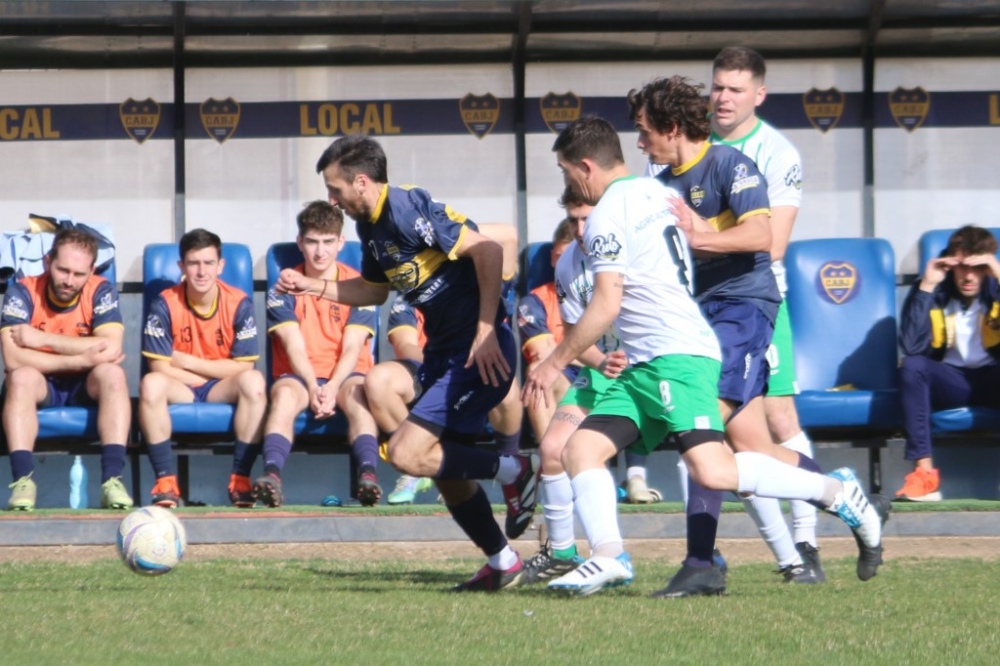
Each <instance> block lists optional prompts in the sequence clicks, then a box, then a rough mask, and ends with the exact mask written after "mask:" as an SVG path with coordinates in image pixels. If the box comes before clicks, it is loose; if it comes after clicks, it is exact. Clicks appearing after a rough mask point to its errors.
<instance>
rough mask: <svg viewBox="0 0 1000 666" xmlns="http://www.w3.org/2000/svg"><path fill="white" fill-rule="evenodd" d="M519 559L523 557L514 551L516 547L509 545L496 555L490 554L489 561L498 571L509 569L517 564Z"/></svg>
mask: <svg viewBox="0 0 1000 666" xmlns="http://www.w3.org/2000/svg"><path fill="white" fill-rule="evenodd" d="M519 559H521V558H520V557H518V555H517V553H515V552H514V549H513V548H511V547H510V546H509V545H507V546H504V547H503V550H501V551H500V552H499V553H497V554H496V555H490V556H489V559H488V562H489V565H490V566H491V567H493V568H494V569H496V570H498V571H507V569H510V568H511V567H512V566H514V565H515V564H517V562H518V560H519Z"/></svg>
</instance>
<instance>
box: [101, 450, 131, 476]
mask: <svg viewBox="0 0 1000 666" xmlns="http://www.w3.org/2000/svg"><path fill="white" fill-rule="evenodd" d="M123 469H125V445H124V444H105V445H104V446H102V447H101V483H104V482H105V481H107V480H108V479H113V478H114V477H116V476H121V475H122V470H123Z"/></svg>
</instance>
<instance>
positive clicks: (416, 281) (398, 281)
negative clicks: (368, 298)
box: [385, 229, 464, 294]
mask: <svg viewBox="0 0 1000 666" xmlns="http://www.w3.org/2000/svg"><path fill="white" fill-rule="evenodd" d="M463 231H464V229H463ZM459 240H461V236H460V237H459ZM456 247H457V245H456ZM446 260H447V257H446V256H445V255H444V253H442V252H441V250H435V249H434V248H427V249H426V250H423V251H421V252H420V253H419V254H417V255H416V256H414V257H413V259H411V260H410V261H404V262H403V263H401V264H399V265H398V266H396V267H395V268H389V269H387V270H386V271H385V275H386V277H388V278H389V281H390V282H391V283H392V286H393V287H395V289H396V291H399V292H400V293H404V294H405V293H406V292H408V291H411V290H413V289H416V288H417V287H419V286H420V285H422V284H423V283H424V282H426V281H427V278H429V277H430V276H432V275H434V273H435V271H437V269H438V268H440V267H441V264H443V263H444V262H445V261H446Z"/></svg>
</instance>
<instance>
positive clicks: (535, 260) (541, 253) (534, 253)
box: [520, 241, 556, 296]
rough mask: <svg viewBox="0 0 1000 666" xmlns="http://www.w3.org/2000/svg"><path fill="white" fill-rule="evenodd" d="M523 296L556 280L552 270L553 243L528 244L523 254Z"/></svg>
mask: <svg viewBox="0 0 1000 666" xmlns="http://www.w3.org/2000/svg"><path fill="white" fill-rule="evenodd" d="M521 275H522V276H523V277H522V287H521V290H520V291H521V295H522V296H523V295H524V294H527V293H528V292H530V291H531V290H532V289H535V288H536V287H541V286H542V285H543V284H546V283H548V282H552V281H553V280H555V279H556V276H555V271H554V270H553V269H552V243H550V242H548V241H546V242H544V243H528V245H527V247H525V248H524V250H522V252H521Z"/></svg>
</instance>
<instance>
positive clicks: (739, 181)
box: [730, 162, 760, 194]
mask: <svg viewBox="0 0 1000 666" xmlns="http://www.w3.org/2000/svg"><path fill="white" fill-rule="evenodd" d="M758 185H760V176H751V175H750V169H749V167H748V166H747V165H746V164H744V163H743V162H740V163H739V164H737V165H736V166H735V167H733V186H732V188H730V194H739V193H740V192H742V191H743V190H749V189H751V188H754V187H757V186H758Z"/></svg>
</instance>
